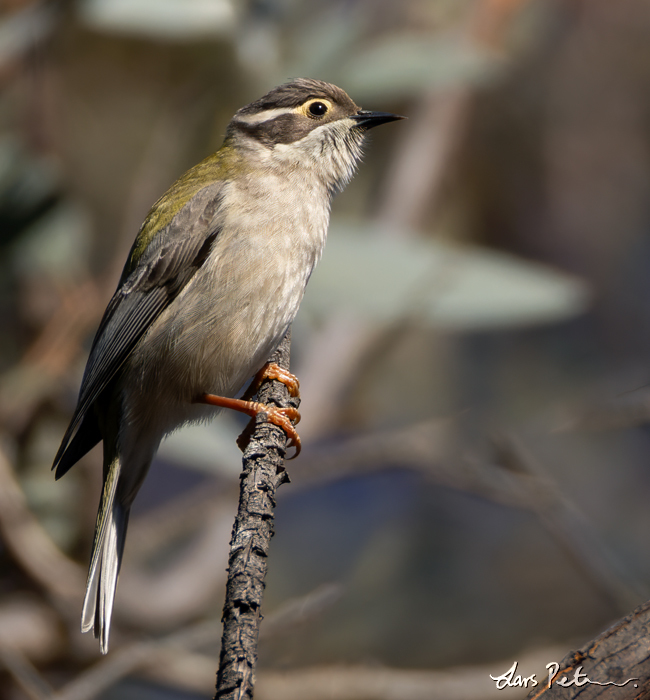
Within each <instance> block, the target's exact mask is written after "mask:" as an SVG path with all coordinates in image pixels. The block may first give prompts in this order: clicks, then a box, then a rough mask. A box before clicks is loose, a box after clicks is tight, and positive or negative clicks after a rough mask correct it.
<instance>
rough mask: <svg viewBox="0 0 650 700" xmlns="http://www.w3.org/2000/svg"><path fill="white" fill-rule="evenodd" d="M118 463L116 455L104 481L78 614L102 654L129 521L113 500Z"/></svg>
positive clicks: (105, 644) (127, 515) (82, 628)
mask: <svg viewBox="0 0 650 700" xmlns="http://www.w3.org/2000/svg"><path fill="white" fill-rule="evenodd" d="M120 466H121V465H120V461H119V458H117V457H116V458H115V459H114V460H113V462H112V463H111V464H110V467H109V469H108V474H107V476H106V480H105V482H104V490H103V493H102V500H101V503H100V506H99V512H98V513H97V525H96V527H95V540H94V542H93V553H92V556H91V559H90V568H89V570H88V581H87V583H86V595H85V597H84V603H83V610H82V613H81V631H82V632H89V631H90V630H93V632H94V635H95V637H96V638H99V646H100V650H101V652H102V654H106V653H107V652H108V637H109V633H110V628H111V616H112V613H113V601H114V600H115V589H116V588H117V578H118V575H119V573H120V564H121V562H122V553H123V552H124V542H125V540H126V529H127V526H128V521H129V509H128V508H125V507H124V506H123V505H122V504H120V502H119V501H117V500H116V499H115V492H116V488H117V483H118V481H119V475H120Z"/></svg>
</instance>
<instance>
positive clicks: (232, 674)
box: [215, 333, 297, 700]
mask: <svg viewBox="0 0 650 700" xmlns="http://www.w3.org/2000/svg"><path fill="white" fill-rule="evenodd" d="M290 342H291V340H290V334H289V333H287V336H286V337H285V339H284V340H283V341H282V343H281V344H280V347H279V348H278V349H277V351H276V352H275V353H274V355H273V357H272V358H271V361H272V362H274V363H276V364H277V365H279V366H280V367H282V368H283V369H287V370H288V369H289V351H290ZM258 397H259V400H260V401H261V402H262V403H265V404H274V405H276V406H279V407H287V406H290V405H294V406H295V405H296V404H295V403H291V399H289V393H288V391H287V388H286V387H285V386H284V384H281V383H280V382H278V381H267V382H265V383H264V384H262V386H261V387H260V389H259V391H258ZM294 401H295V400H294ZM296 407H297V406H296ZM286 442H287V436H286V435H285V433H284V431H283V430H282V429H281V428H278V427H277V426H274V425H271V424H269V423H266V422H265V421H264V415H263V414H262V415H259V416H258V418H257V424H256V428H255V431H254V433H253V436H252V437H251V441H250V443H249V445H248V447H247V448H246V451H245V452H244V461H243V471H242V475H241V490H240V497H239V509H238V512H237V517H236V518H235V525H234V527H233V533H232V539H231V541H230V557H229V562H228V564H229V566H228V583H227V585H226V602H225V605H224V609H223V636H222V639H221V655H220V658H219V672H218V674H217V693H216V696H215V698H220V699H225V698H232V699H233V700H234V699H235V698H237V700H243V699H244V698H252V696H253V688H254V685H255V668H256V665H257V640H258V637H259V629H260V623H261V621H262V616H261V613H260V608H261V605H262V595H263V592H264V579H265V578H266V569H267V557H268V551H269V544H270V541H271V537H272V536H273V509H274V508H275V491H276V489H277V487H278V486H280V485H281V484H282V483H285V482H287V481H288V480H289V477H288V475H287V473H286V471H285V469H284V457H285V452H286Z"/></svg>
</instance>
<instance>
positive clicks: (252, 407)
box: [194, 368, 301, 459]
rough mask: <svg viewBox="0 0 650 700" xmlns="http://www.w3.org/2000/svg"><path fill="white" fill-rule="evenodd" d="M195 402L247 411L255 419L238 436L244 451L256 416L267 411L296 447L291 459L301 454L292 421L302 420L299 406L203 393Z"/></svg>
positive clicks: (239, 443) (240, 446)
mask: <svg viewBox="0 0 650 700" xmlns="http://www.w3.org/2000/svg"><path fill="white" fill-rule="evenodd" d="M278 369H280V368H278ZM287 374H289V373H287ZM291 376H293V375H291ZM280 381H281V380H280ZM296 381H297V380H296ZM247 393H248V392H247ZM194 403H205V404H208V405H209V406H217V407H219V408H230V409H232V410H233V411H239V412H240V413H245V414H246V415H247V416H250V417H251V418H252V419H253V420H252V421H251V422H250V423H249V425H248V426H247V427H246V428H245V430H244V432H243V433H242V434H241V435H240V436H239V437H238V438H237V445H238V447H239V448H240V449H241V450H242V451H243V450H244V449H245V448H246V446H247V445H248V443H249V441H250V438H251V435H252V433H253V428H254V426H255V422H254V419H255V417H256V416H257V414H258V413H265V414H266V416H267V420H268V422H269V423H273V424H274V425H277V426H279V427H280V428H282V430H284V432H285V433H286V435H287V437H288V438H289V440H290V443H289V447H292V446H293V447H295V448H296V452H295V454H294V455H293V457H291V459H295V458H296V457H297V456H298V455H299V454H300V449H301V445H300V437H299V436H298V433H297V431H296V429H295V428H294V427H293V424H292V422H291V421H295V422H296V423H298V422H299V421H300V413H299V412H298V409H297V408H293V407H288V408H277V407H276V406H269V405H267V404H263V403H259V402H258V401H248V400H246V399H231V398H228V397H226V396H216V395H215V394H202V395H201V396H200V397H199V398H198V399H195V400H194Z"/></svg>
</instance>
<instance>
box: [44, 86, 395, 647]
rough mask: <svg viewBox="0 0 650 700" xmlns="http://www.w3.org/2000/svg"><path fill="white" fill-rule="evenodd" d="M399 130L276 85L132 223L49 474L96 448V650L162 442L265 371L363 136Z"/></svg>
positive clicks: (381, 116)
mask: <svg viewBox="0 0 650 700" xmlns="http://www.w3.org/2000/svg"><path fill="white" fill-rule="evenodd" d="M400 118H401V117H398V116H396V115H394V114H388V113H384V112H369V111H366V110H362V109H359V107H357V105H356V104H355V103H354V102H353V101H352V100H351V99H350V98H349V97H348V95H347V94H346V93H345V92H344V91H343V90H341V89H340V88H338V87H336V86H334V85H330V84H328V83H325V82H322V81H319V80H308V79H299V80H294V81H292V82H289V83H287V84H285V85H281V86H280V87H276V88H274V89H273V90H271V91H270V92H269V93H267V94H266V95H264V97H262V98H260V99H259V100H256V101H255V102H252V103H251V104H249V105H247V106H246V107H243V108H242V109H240V110H239V111H238V112H237V113H236V114H235V116H234V117H233V119H232V121H231V122H230V124H229V125H228V128H227V131H226V137H225V140H224V143H223V146H222V147H221V148H220V149H219V150H218V151H217V152H216V153H215V154H213V155H211V156H209V157H208V158H206V159H205V160H204V161H203V162H201V163H199V164H198V165H196V166H195V167H193V168H192V169H191V170H189V171H188V172H186V173H185V174H184V175H183V176H182V177H181V178H180V179H179V180H177V181H176V182H175V183H174V184H173V185H172V186H171V187H170V188H169V190H167V192H166V193H165V194H164V195H163V196H162V197H161V198H160V199H159V200H158V201H157V202H156V203H155V204H154V205H153V208H152V209H151V211H150V212H149V215H148V216H147V218H146V219H145V221H144V223H143V224H142V227H141V228H140V232H139V233H138V236H137V238H136V240H135V243H134V244H133V247H132V249H131V252H130V254H129V258H128V260H127V262H126V265H125V267H124V271H123V272H122V277H121V278H120V281H119V284H118V287H117V291H116V292H115V294H114V295H113V298H112V299H111V300H110V302H109V304H108V307H107V308H106V311H105V313H104V316H103V318H102V320H101V323H100V324H99V329H98V331H97V334H96V335H95V339H94V341H93V344H92V348H91V350H90V357H89V359H88V364H87V365H86V370H85V373H84V376H83V381H82V384H81V390H80V392H79V399H78V403H77V407H76V409H75V412H74V415H73V416H72V420H71V421H70V425H69V427H68V429H67V431H66V433H65V435H64V437H63V441H62V443H61V447H60V448H59V451H58V453H57V455H56V458H55V460H54V466H53V468H55V469H56V477H57V478H59V477H61V476H63V475H64V474H65V473H66V472H67V471H68V469H70V467H72V466H73V465H74V464H75V463H76V462H77V461H78V460H79V459H80V458H81V457H82V456H83V455H84V454H86V452H88V450H90V449H91V448H92V447H94V446H95V445H96V444H97V443H98V442H99V441H100V440H103V442H104V488H103V493H102V498H101V503H100V506H99V512H98V514H97V525H96V529H95V539H94V544H93V552H92V557H91V561H90V569H89V572H88V582H87V586H86V595H85V599H84V603H83V612H82V619H81V629H82V631H83V632H87V631H89V630H91V629H92V630H93V631H94V633H95V637H98V638H99V640H100V647H101V651H102V652H103V653H106V651H107V650H108V636H109V630H110V623H111V613H112V610H113V600H114V597H115V589H116V586H117V577H118V573H119V570H120V562H121V559H122V552H123V550H124V541H125V538H126V529H127V524H128V521H129V511H130V508H131V504H132V503H133V500H134V498H135V496H136V494H137V493H138V490H139V488H140V486H141V485H142V482H143V481H144V478H145V476H146V474H147V471H148V469H149V465H150V464H151V460H152V459H153V456H154V454H155V453H156V450H157V449H158V445H159V444H160V441H161V439H162V438H163V437H164V436H165V435H167V434H169V433H170V432H172V431H174V430H176V429H177V428H178V427H179V426H182V425H184V424H187V423H193V422H199V421H204V420H206V419H208V418H210V417H211V416H213V415H214V414H215V413H216V412H217V411H218V410H219V406H222V407H223V406H226V405H229V404H228V401H227V400H228V399H232V397H234V396H235V395H236V394H237V393H238V392H239V391H240V390H241V389H242V387H243V386H244V384H245V383H246V382H247V381H248V380H249V379H250V378H251V377H252V376H253V375H255V374H256V373H258V372H259V371H260V370H261V368H262V367H263V366H264V363H265V361H266V360H267V359H268V358H269V356H270V355H271V354H272V352H273V351H274V350H275V349H276V348H277V346H278V345H279V344H280V342H281V340H282V338H283V337H284V335H285V333H286V332H287V330H288V328H289V326H290V324H291V322H292V321H293V319H294V317H295V315H296V313H297V311H298V306H299V305H300V301H301V299H302V296H303V293H304V291H305V285H306V284H307V280H308V279H309V276H310V275H311V273H312V270H313V269H314V266H315V265H316V263H317V262H318V259H319V258H320V256H321V253H322V251H323V246H324V243H325V237H326V234H327V227H328V223H329V209H330V200H331V198H332V195H333V194H335V193H336V192H337V191H340V190H341V189H342V188H343V187H344V186H345V185H346V184H347V182H348V181H349V180H350V178H351V176H352V174H353V173H354V170H355V167H356V165H357V163H358V161H359V158H360V156H361V146H362V142H363V140H364V134H365V132H366V131H367V130H368V129H370V128H372V127H374V126H377V125H378V124H383V123H385V122H390V121H393V120H395V119H400ZM206 394H209V395H211V396H210V397H206ZM216 397H224V403H220V402H219V400H216ZM206 398H211V399H213V400H215V401H212V402H211V403H212V405H208V403H206V401H205V400H204V399H206Z"/></svg>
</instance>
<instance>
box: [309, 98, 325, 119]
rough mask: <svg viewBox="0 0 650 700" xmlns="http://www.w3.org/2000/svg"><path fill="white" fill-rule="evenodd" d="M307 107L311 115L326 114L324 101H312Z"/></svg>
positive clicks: (320, 115) (319, 115)
mask: <svg viewBox="0 0 650 700" xmlns="http://www.w3.org/2000/svg"><path fill="white" fill-rule="evenodd" d="M307 109H308V110H309V114H311V115H312V117H322V116H324V115H325V114H327V109H328V107H327V105H326V104H325V103H324V102H312V103H311V104H310V105H309V107H307Z"/></svg>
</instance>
